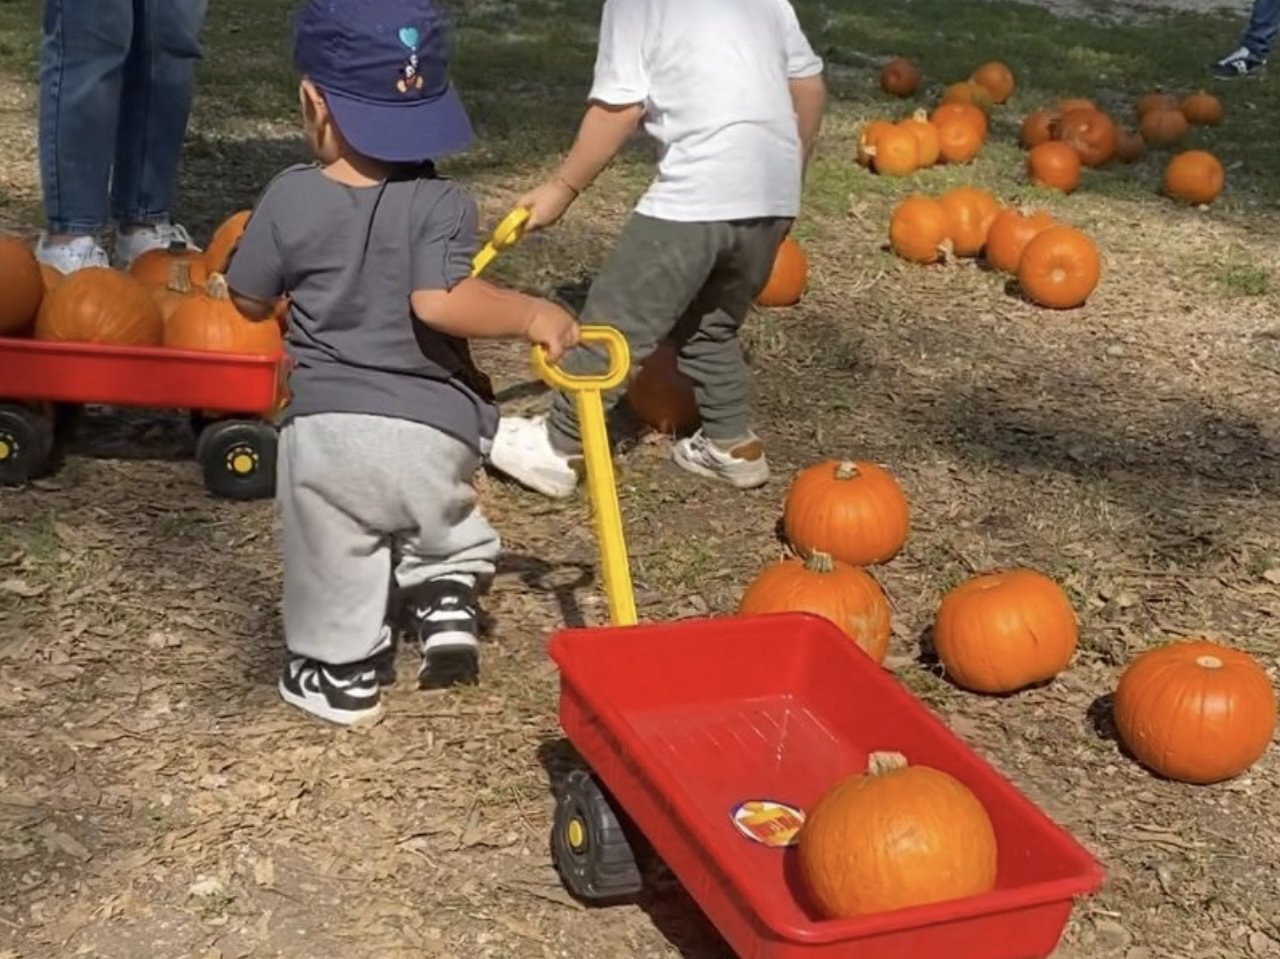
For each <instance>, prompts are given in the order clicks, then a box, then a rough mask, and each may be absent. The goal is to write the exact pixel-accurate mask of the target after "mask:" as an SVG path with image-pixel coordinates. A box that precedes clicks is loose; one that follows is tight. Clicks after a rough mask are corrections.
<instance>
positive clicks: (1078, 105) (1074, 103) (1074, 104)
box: [1058, 97, 1098, 116]
mask: <svg viewBox="0 0 1280 959" xmlns="http://www.w3.org/2000/svg"><path fill="white" fill-rule="evenodd" d="M1096 109H1098V105H1097V104H1096V103H1094V102H1093V101H1092V100H1090V99H1088V98H1087V97H1067V98H1066V99H1065V100H1059V101H1058V112H1059V113H1061V114H1063V115H1064V116H1065V115H1066V114H1068V113H1070V112H1071V111H1072V110H1096Z"/></svg>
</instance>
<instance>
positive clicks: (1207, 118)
mask: <svg viewBox="0 0 1280 959" xmlns="http://www.w3.org/2000/svg"><path fill="white" fill-rule="evenodd" d="M1181 110H1182V115H1183V116H1184V117H1186V118H1187V122H1188V123H1194V124H1196V125H1197V126H1206V127H1216V126H1217V125H1218V124H1219V123H1221V122H1222V101H1221V100H1219V99H1218V98H1217V97H1215V96H1214V95H1213V94H1212V93H1205V92H1204V91H1203V90H1201V91H1200V92H1199V93H1193V94H1191V95H1190V96H1189V97H1187V98H1186V99H1185V100H1183V101H1182V104H1181Z"/></svg>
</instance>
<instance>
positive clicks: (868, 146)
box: [857, 120, 893, 166]
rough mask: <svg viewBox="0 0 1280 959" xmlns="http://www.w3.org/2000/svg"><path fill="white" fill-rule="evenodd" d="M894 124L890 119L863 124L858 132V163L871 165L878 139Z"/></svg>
mask: <svg viewBox="0 0 1280 959" xmlns="http://www.w3.org/2000/svg"><path fill="white" fill-rule="evenodd" d="M892 127H893V124H892V123H890V122H889V121H888V120H870V121H868V122H867V123H865V124H863V126H862V130H861V131H859V133H858V146H857V150H858V163H859V164H860V165H862V166H870V165H871V155H872V151H873V150H874V149H875V145H876V139H877V138H878V137H879V136H880V134H881V133H883V132H884V131H885V130H888V129H891V128H892Z"/></svg>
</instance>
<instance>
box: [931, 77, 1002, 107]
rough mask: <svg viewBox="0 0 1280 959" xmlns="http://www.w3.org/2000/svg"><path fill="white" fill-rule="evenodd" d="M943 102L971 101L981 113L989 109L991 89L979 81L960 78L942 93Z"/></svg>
mask: <svg viewBox="0 0 1280 959" xmlns="http://www.w3.org/2000/svg"><path fill="white" fill-rule="evenodd" d="M942 102H943V103H972V104H973V105H974V106H975V107H977V108H978V109H979V110H981V111H982V112H983V113H988V112H990V110H991V105H992V99H991V91H990V90H988V89H987V88H986V87H984V86H983V85H982V84H980V83H972V82H970V81H968V80H962V81H960V82H959V83H953V84H951V85H950V86H948V87H947V88H946V90H944V91H943V93H942Z"/></svg>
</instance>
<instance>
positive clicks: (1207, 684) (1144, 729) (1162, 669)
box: [1112, 640, 1276, 785]
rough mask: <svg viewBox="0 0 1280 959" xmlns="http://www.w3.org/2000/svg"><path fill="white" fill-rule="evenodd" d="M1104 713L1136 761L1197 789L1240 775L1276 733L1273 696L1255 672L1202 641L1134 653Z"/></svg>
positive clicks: (1242, 659) (1247, 661) (1250, 664)
mask: <svg viewBox="0 0 1280 959" xmlns="http://www.w3.org/2000/svg"><path fill="white" fill-rule="evenodd" d="M1112 709H1113V717H1114V719H1115V724H1116V731H1117V732H1118V733H1119V734H1120V739H1121V741H1122V742H1123V743H1124V744H1125V746H1126V747H1127V748H1128V749H1129V752H1131V753H1132V754H1133V755H1134V756H1135V757H1137V759H1138V761H1139V762H1141V763H1142V764H1143V765H1144V766H1146V767H1148V768H1149V769H1151V770H1154V771H1155V772H1157V773H1159V774H1160V775H1161V776H1164V777H1166V778H1168V779H1175V780H1178V781H1180V782H1187V783H1196V784H1198V785H1208V784H1209V783H1217V782H1223V781H1225V780H1228V779H1233V778H1234V777H1236V776H1238V775H1240V774H1241V773H1242V772H1244V771H1245V770H1246V769H1248V768H1249V767H1250V766H1252V765H1253V764H1254V763H1256V762H1257V761H1258V759H1259V758H1261V756H1262V754H1263V753H1265V752H1266V751H1267V746H1269V745H1270V743H1271V737H1272V736H1273V735H1274V734H1275V728H1276V694H1275V690H1274V689H1273V688H1272V685H1271V680H1270V679H1269V678H1268V677H1267V674H1266V673H1265V672H1264V671H1263V669H1262V667H1261V666H1260V665H1259V664H1258V662H1257V661H1256V660H1255V659H1254V658H1253V657H1252V656H1250V655H1249V654H1248V653H1245V652H1242V651H1240V650H1238V649H1231V648H1229V647H1227V646H1222V645H1219V644H1217V643H1213V642H1209V641H1207V640H1191V641H1183V642H1175V643H1170V644H1168V645H1166V646H1161V647H1159V648H1156V649H1150V650H1148V651H1147V652H1145V653H1143V654H1142V655H1140V656H1139V657H1138V658H1137V659H1135V660H1134V661H1133V662H1132V663H1130V664H1129V666H1128V668H1127V669H1126V670H1125V671H1124V675H1123V676H1121V677H1120V684H1119V686H1117V687H1116V693H1115V701H1114V704H1113V707H1112Z"/></svg>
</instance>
